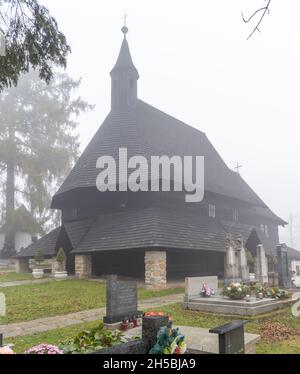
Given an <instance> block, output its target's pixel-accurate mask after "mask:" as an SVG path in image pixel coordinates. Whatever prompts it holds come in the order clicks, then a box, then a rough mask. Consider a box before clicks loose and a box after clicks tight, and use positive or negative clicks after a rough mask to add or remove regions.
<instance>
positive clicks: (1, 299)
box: [0, 293, 6, 317]
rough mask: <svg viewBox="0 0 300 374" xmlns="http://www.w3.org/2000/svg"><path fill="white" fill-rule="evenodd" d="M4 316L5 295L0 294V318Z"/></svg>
mask: <svg viewBox="0 0 300 374" xmlns="http://www.w3.org/2000/svg"><path fill="white" fill-rule="evenodd" d="M5 316H6V303H5V295H4V294H3V293H0V317H5Z"/></svg>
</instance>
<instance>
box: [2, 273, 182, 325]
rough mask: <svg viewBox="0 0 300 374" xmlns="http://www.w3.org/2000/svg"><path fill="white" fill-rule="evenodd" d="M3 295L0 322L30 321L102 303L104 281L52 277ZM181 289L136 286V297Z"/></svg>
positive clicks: (101, 304)
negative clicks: (49, 280)
mask: <svg viewBox="0 0 300 374" xmlns="http://www.w3.org/2000/svg"><path fill="white" fill-rule="evenodd" d="M0 290H1V292H3V293H4V294H5V296H6V306H7V308H6V309H7V310H6V312H7V313H6V314H7V316H6V317H0V324H6V323H13V322H20V321H29V320H33V319H37V318H41V317H50V316H56V315H62V314H67V313H72V312H78V311H81V310H87V309H94V308H100V307H103V306H105V296H106V295H105V293H106V292H105V285H104V283H102V282H91V281H88V280H66V281H62V282H57V281H51V282H48V283H42V284H30V285H24V286H17V287H9V288H3V289H0ZM181 292H184V290H183V289H182V288H175V289H174V288H173V289H166V290H162V291H157V292H154V291H148V290H145V289H139V290H138V297H139V300H143V299H147V298H152V297H159V296H166V295H170V294H176V293H181Z"/></svg>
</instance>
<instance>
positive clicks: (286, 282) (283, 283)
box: [277, 244, 291, 288]
mask: <svg viewBox="0 0 300 374" xmlns="http://www.w3.org/2000/svg"><path fill="white" fill-rule="evenodd" d="M277 266H278V283H279V287H285V288H289V287H291V279H290V275H289V261H288V251H287V248H286V245H284V244H281V245H278V246H277Z"/></svg>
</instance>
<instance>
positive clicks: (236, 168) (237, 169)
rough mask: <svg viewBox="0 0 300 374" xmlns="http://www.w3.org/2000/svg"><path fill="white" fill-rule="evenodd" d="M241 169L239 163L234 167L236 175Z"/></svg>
mask: <svg viewBox="0 0 300 374" xmlns="http://www.w3.org/2000/svg"><path fill="white" fill-rule="evenodd" d="M242 167H243V165H240V164H239V163H237V164H236V167H235V168H234V169H235V170H236V171H237V173H238V174H240V169H241V168H242Z"/></svg>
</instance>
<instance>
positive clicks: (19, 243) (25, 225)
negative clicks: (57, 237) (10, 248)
mask: <svg viewBox="0 0 300 374" xmlns="http://www.w3.org/2000/svg"><path fill="white" fill-rule="evenodd" d="M14 220H15V228H14V231H15V250H16V251H17V252H20V250H21V249H22V248H26V247H28V246H29V245H30V244H31V243H32V241H33V238H34V237H37V236H38V235H41V234H43V231H42V228H41V227H40V225H38V224H37V222H36V221H35V219H34V218H33V217H32V215H31V214H30V212H29V211H28V210H27V209H26V208H25V206H24V205H22V206H21V207H20V208H18V209H17V210H16V211H15V217H14ZM5 231H6V225H5V224H4V225H3V226H2V227H1V228H0V252H1V251H2V250H3V247H4V243H5ZM0 257H1V256H0Z"/></svg>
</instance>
